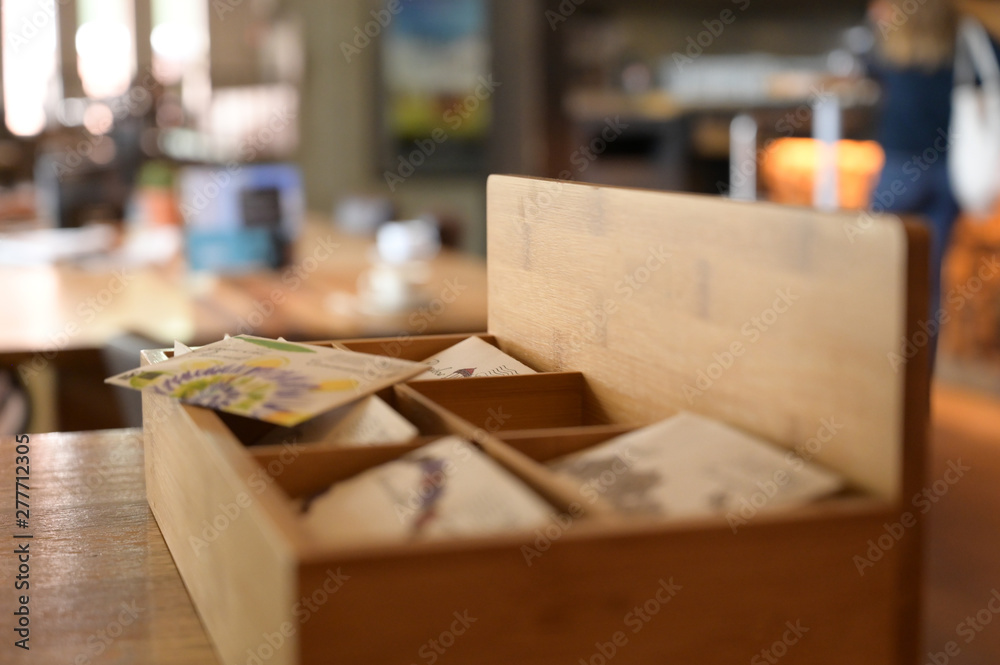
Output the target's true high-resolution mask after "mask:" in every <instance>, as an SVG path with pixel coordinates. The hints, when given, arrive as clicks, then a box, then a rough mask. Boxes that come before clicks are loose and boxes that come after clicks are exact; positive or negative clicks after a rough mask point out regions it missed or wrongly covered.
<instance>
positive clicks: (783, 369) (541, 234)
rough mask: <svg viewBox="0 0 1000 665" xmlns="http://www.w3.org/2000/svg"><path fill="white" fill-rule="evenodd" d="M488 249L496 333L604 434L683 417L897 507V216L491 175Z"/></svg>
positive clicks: (901, 276)
mask: <svg viewBox="0 0 1000 665" xmlns="http://www.w3.org/2000/svg"><path fill="white" fill-rule="evenodd" d="M488 242H489V250H488V272H489V331H490V333H492V334H494V335H496V336H497V338H498V339H499V340H500V342H501V345H502V347H503V348H504V349H505V350H508V351H510V352H511V353H513V354H515V355H517V356H518V357H521V358H523V359H524V360H526V361H527V362H529V363H530V364H532V365H534V366H535V367H536V368H538V369H540V370H544V371H560V370H579V371H582V372H583V373H584V374H585V375H586V377H587V378H588V380H589V383H590V385H591V386H592V388H593V391H594V394H595V396H596V397H597V399H598V400H599V402H600V404H601V406H602V407H603V409H604V412H605V413H606V414H607V415H608V416H609V418H610V419H611V420H613V421H616V422H625V423H647V422H652V421H655V420H657V419H660V418H662V417H664V416H666V415H669V414H670V413H673V412H674V410H675V409H677V408H681V409H688V410H691V411H695V412H699V413H702V414H706V415H708V416H712V417H715V418H719V419H721V420H723V421H725V422H728V423H731V424H733V425H736V426H739V427H742V428H744V429H746V430H748V431H751V432H755V433H757V434H760V435H762V436H764V437H765V438H767V439H769V440H772V441H774V442H777V443H780V444H781V445H783V446H785V447H788V448H797V449H798V450H799V451H800V452H801V453H802V454H803V455H804V456H807V457H809V456H813V457H815V459H817V460H819V461H821V462H822V463H824V464H826V465H827V466H829V467H831V468H833V469H836V470H839V471H841V472H842V473H845V474H846V475H847V476H848V477H850V478H852V479H854V480H855V482H857V483H858V484H860V485H861V486H863V487H865V488H866V489H869V490H871V491H873V492H875V493H876V494H878V495H880V496H883V497H886V498H898V496H899V492H900V487H901V482H902V480H901V478H902V468H903V464H902V442H903V404H904V371H903V370H904V367H903V366H902V364H901V363H902V362H903V361H904V358H902V357H900V356H898V355H895V354H899V353H900V348H901V343H902V340H903V337H904V335H905V331H906V298H907V277H906V276H907V266H906V261H907V247H908V245H907V234H906V232H905V230H904V228H903V225H902V224H901V223H900V221H899V220H898V219H897V218H895V217H878V216H871V215H868V214H866V213H853V214H852V213H820V212H816V211H814V210H809V209H803V208H792V207H783V206H777V205H770V204H763V203H738V202H733V201H728V200H724V199H720V198H714V197H706V196H695V195H681V194H671V193H663V192H652V191H640V190H633V189H620V188H611V187H597V186H593V185H584V184H575V183H564V182H557V181H551V180H538V179H531V178H521V177H510V176H493V177H491V178H490V180H489V185H488Z"/></svg>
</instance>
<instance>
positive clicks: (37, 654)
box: [0, 430, 219, 665]
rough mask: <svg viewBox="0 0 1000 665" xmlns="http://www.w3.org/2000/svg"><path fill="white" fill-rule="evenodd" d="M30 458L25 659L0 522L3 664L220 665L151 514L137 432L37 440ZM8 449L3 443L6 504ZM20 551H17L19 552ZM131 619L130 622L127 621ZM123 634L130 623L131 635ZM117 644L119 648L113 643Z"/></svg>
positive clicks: (5, 521)
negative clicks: (16, 636)
mask: <svg viewBox="0 0 1000 665" xmlns="http://www.w3.org/2000/svg"><path fill="white" fill-rule="evenodd" d="M29 444H30V447H31V452H30V457H31V468H30V471H31V474H30V476H31V481H30V483H29V484H30V487H31V490H30V492H29V493H30V505H31V519H30V520H29V524H30V525H31V528H30V529H28V530H22V529H16V531H17V532H19V533H25V532H28V533H31V534H32V535H33V536H34V538H33V539H32V540H31V541H30V542H31V545H30V549H31V553H32V556H31V560H30V565H31V570H30V580H29V581H30V584H31V589H30V590H29V596H30V600H29V607H30V612H31V614H30V617H31V636H30V641H29V645H30V647H31V649H30V651H22V650H21V649H17V648H14V647H13V646H12V642H13V638H12V637H11V636H12V635H13V632H12V612H13V611H14V609H15V608H14V606H13V603H14V601H15V595H14V594H15V591H14V589H13V584H12V579H13V575H14V573H15V569H16V566H17V562H16V560H15V556H14V555H13V554H12V551H13V546H8V545H10V544H11V543H14V542H15V541H14V540H13V539H12V538H11V534H12V533H13V532H14V531H15V528H14V526H13V525H12V523H11V520H12V518H13V507H12V506H11V509H10V510H7V509H4V510H3V511H0V533H2V534H3V538H4V539H5V541H6V544H5V546H4V548H3V553H2V554H0V570H2V575H0V577H2V578H3V580H4V588H3V592H2V595H0V608H2V609H3V616H4V619H3V621H2V622H0V626H2V628H3V632H4V636H5V638H4V641H3V644H2V645H0V661H2V662H4V663H11V664H15V663H25V664H27V663H31V664H33V665H37V664H38V663H81V664H82V663H143V664H144V665H216V664H217V663H218V662H219V661H218V660H217V658H216V654H215V652H214V651H213V649H212V646H211V644H210V643H209V641H208V638H207V636H206V634H205V630H204V629H203V628H202V626H201V623H200V622H199V620H198V616H197V614H195V611H194V608H193V606H192V604H191V599H190V598H189V597H188V594H187V591H186V590H185V588H184V585H183V583H182V582H181V578H180V576H179V575H178V574H177V569H176V568H175V567H174V564H173V560H172V559H171V557H170V553H169V552H168V551H167V546H166V544H165V543H164V541H163V537H162V536H161V535H160V531H159V529H158V528H157V526H156V522H155V520H154V519H153V515H152V514H151V513H150V511H149V507H148V506H147V505H146V493H145V483H144V481H143V470H142V432H141V431H140V430H117V431H106V432H93V433H86V434H36V435H31V437H30V441H29ZM14 446H15V444H14V440H13V439H11V438H7V437H4V438H2V439H0V451H3V455H2V456H0V496H3V498H4V501H5V502H7V503H9V504H13V493H14V488H13V477H14ZM21 542H23V541H21ZM125 607H128V608H131V609H132V610H133V613H134V615H135V616H133V615H131V614H128V613H127V612H126V613H125V614H123V612H125V610H124V608H125ZM126 622H127V623H126ZM112 635H117V637H115V638H112V637H111V636H112Z"/></svg>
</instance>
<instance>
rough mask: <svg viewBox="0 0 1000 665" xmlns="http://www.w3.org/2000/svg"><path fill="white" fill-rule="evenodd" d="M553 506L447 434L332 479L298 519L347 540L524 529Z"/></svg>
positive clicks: (542, 520)
mask: <svg viewBox="0 0 1000 665" xmlns="http://www.w3.org/2000/svg"><path fill="white" fill-rule="evenodd" d="M554 513H555V509H554V508H553V507H552V506H550V505H549V504H548V503H547V502H546V501H545V500H543V499H542V498H541V497H540V496H538V495H537V494H535V492H534V491H533V490H532V489H531V488H529V487H528V486H527V485H525V484H524V483H523V482H521V480H519V479H518V478H517V477H516V476H514V475H513V474H511V473H510V472H508V471H507V470H506V469H504V468H503V467H502V466H500V465H499V464H498V463H497V462H495V461H493V460H492V459H491V458H490V457H488V456H487V455H486V454H485V453H483V452H481V451H480V450H479V449H478V448H476V447H475V446H473V445H472V444H471V443H469V442H467V441H464V440H462V439H460V438H458V437H454V436H452V437H447V438H444V439H440V440H438V441H435V442H434V443H431V444H428V445H426V446H423V447H421V448H418V449H417V450H414V451H413V452H411V453H408V454H406V455H404V456H403V457H400V458H399V459H396V460H393V461H391V462H388V463H386V464H382V465H380V466H377V467H374V468H372V469H369V470H367V471H364V472H362V473H360V474H358V475H356V476H354V477H352V478H349V479H347V480H344V481H341V482H338V483H335V484H334V485H333V486H331V487H330V489H328V490H327V491H326V492H325V493H323V494H321V495H320V496H318V497H316V498H315V499H314V500H313V501H311V502H310V503H309V505H308V506H307V509H306V512H305V515H304V516H303V519H304V520H305V524H306V528H307V529H309V531H310V532H311V533H312V534H313V535H314V536H315V537H316V538H317V539H318V540H320V541H322V542H323V543H327V544H330V545H337V544H339V545H350V544H356V543H370V542H373V541H379V542H384V541H408V540H439V539H446V538H459V537H469V536H483V535H488V534H497V533H505V532H512V531H530V530H532V529H536V528H538V527H540V526H544V525H545V524H547V523H549V520H550V518H551V516H552V515H553V514H554Z"/></svg>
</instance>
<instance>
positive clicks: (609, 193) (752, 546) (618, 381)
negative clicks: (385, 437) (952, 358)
mask: <svg viewBox="0 0 1000 665" xmlns="http://www.w3.org/2000/svg"><path fill="white" fill-rule="evenodd" d="M488 202H489V203H488V208H489V210H488V213H489V216H488V219H489V222H488V237H489V257H488V271H489V299H490V300H489V312H490V318H489V331H488V334H484V335H483V337H484V339H487V340H488V341H491V342H492V343H495V344H497V345H498V346H499V347H500V348H502V349H503V350H505V351H506V352H508V353H510V354H512V355H513V356H515V357H517V358H519V359H521V360H522V361H524V362H525V363H527V364H529V365H531V366H532V367H534V368H535V369H537V370H539V371H540V372H542V373H540V374H538V375H529V376H517V377H496V378H478V379H477V378H473V379H456V380H440V381H428V382H411V383H408V384H405V385H399V386H396V387H395V388H394V389H391V390H389V391H385V393H384V396H385V397H386V398H387V399H388V400H389V401H390V403H391V404H393V406H394V407H395V408H397V409H398V410H399V411H400V412H402V413H403V414H404V415H406V416H407V417H408V418H410V419H411V420H412V421H413V422H414V423H415V424H417V425H418V426H419V427H420V430H421V435H422V436H421V438H420V439H419V440H417V441H413V442H411V443H409V444H407V445H403V446H398V445H397V446H388V447H376V448H366V449H356V450H320V449H315V448H309V447H305V446H302V445H297V446H296V445H293V446H279V447H270V448H259V447H247V446H246V445H244V443H243V442H242V441H241V439H240V436H242V437H243V438H246V437H247V435H246V433H240V434H239V436H237V432H235V431H234V430H233V429H232V428H231V427H229V426H227V424H226V422H225V421H224V420H223V419H222V418H220V416H219V415H217V414H216V413H215V412H212V411H208V410H204V409H200V408H196V407H191V406H182V405H179V404H178V403H176V402H174V401H172V400H169V399H165V398H160V397H151V396H148V395H147V396H144V417H145V453H146V483H147V491H148V495H149V504H150V506H151V508H152V510H153V513H154V514H155V516H156V519H157V521H158V523H159V525H160V528H161V530H162V532H163V535H164V538H165V539H166V542H167V544H168V545H169V547H170V550H171V552H172V554H173V557H174V559H175V561H176V563H177V566H178V568H179V570H180V573H181V575H182V576H183V578H184V581H185V583H186V584H187V587H188V589H189V591H190V594H191V597H192V599H193V601H194V603H195V605H196V607H197V609H198V611H199V613H200V615H201V617H202V619H203V621H204V624H205V626H206V627H207V629H208V632H209V633H210V635H211V637H212V639H213V640H214V642H215V644H216V646H217V648H218V651H219V654H220V655H221V656H222V659H223V662H225V663H227V664H232V665H236V664H237V663H239V664H240V665H242V664H243V663H250V664H255V665H257V664H260V663H274V664H278V663H280V664H292V663H303V664H309V665H313V664H320V663H345V664H357V665H361V664H365V665H371V664H381V663H400V664H403V665H409V664H412V663H424V664H426V665H433V663H436V662H441V663H449V664H453V665H458V664H460V663H469V664H472V663H475V664H478V665H489V664H500V663H505V664H506V663H520V664H538V665H542V664H545V665H553V664H555V663H567V664H570V663H572V664H576V663H583V664H591V665H604V664H605V663H608V662H611V661H612V660H613V661H614V662H615V663H616V664H618V663H621V664H622V665H624V664H626V663H650V664H652V663H675V664H678V665H680V664H692V665H709V664H729V663H747V662H750V663H763V662H776V661H777V660H778V659H780V661H781V662H782V663H783V664H787V665H794V664H806V663H807V664H809V665H843V664H844V663H851V665H865V664H871V665H875V664H878V665H887V664H893V665H900V664H903V663H907V664H911V663H914V662H915V661H916V653H917V648H918V613H919V602H918V599H919V594H918V588H919V572H920V571H919V560H920V524H919V522H915V521H913V520H910V519H909V518H907V515H910V516H911V517H912V514H914V513H915V512H916V511H913V510H912V506H911V505H910V502H909V497H912V496H913V495H914V494H915V493H916V492H917V491H919V488H920V486H921V484H922V478H921V469H922V464H923V460H924V446H925V439H926V425H927V416H928V413H927V412H928V408H927V407H928V404H927V402H928V399H927V388H928V386H927V368H926V363H927V360H926V354H925V353H924V349H923V348H921V349H920V351H919V352H918V353H917V354H916V355H913V356H912V357H906V356H904V355H902V354H903V353H904V351H903V350H902V348H903V347H904V346H905V345H904V344H903V341H904V340H905V339H907V338H909V339H913V340H915V341H917V342H918V344H917V346H918V347H919V346H920V344H919V338H920V333H919V330H920V329H919V328H918V314H919V313H920V312H921V311H922V309H921V308H922V306H923V305H924V303H926V290H927V289H926V282H927V270H926V263H927V238H926V235H925V234H923V233H922V232H921V231H920V229H919V228H918V226H917V225H913V224H907V223H903V222H901V221H900V220H899V219H897V218H894V217H878V218H872V217H868V216H865V215H861V216H859V215H858V214H853V213H852V214H848V213H844V214H821V213H818V212H815V211H812V210H807V209H798V208H787V207H779V206H775V205H768V204H747V203H736V202H729V201H725V200H721V199H715V198H707V197H698V196H687V195H677V194H667V193H658V192H649V191H638V190H627V189H616V188H603V187H595V186H590V185H583V184H571V183H561V182H554V181H545V180H536V179H528V178H517V177H499V176H494V177H493V178H491V179H490V182H489V192H488ZM459 339H462V337H447V336H446V337H409V336H403V337H399V338H395V339H385V340H355V341H351V342H344V344H345V345H346V346H347V347H348V348H352V349H355V350H358V351H364V352H369V353H376V354H383V355H391V356H395V357H403V358H410V359H422V358H426V357H427V356H429V355H431V354H433V353H435V352H436V351H438V350H441V349H443V348H446V347H447V346H449V345H451V344H453V343H455V342H456V341H457V340H459ZM910 348H911V349H912V346H911V347H910ZM911 355H912V354H911ZM163 357H165V355H164V353H163V352H146V354H145V362H155V361H156V360H157V359H161V358H163ZM678 409H687V410H692V411H695V412H699V413H702V414H706V415H708V416H711V417H714V418H717V419H720V420H722V421H725V422H728V423H730V424H732V425H735V426H738V427H741V428H743V429H745V430H748V431H750V432H753V433H756V434H758V435H760V436H762V437H764V438H766V439H768V440H770V441H772V442H774V443H775V444H777V445H779V446H783V447H785V448H788V449H789V450H795V451H798V454H800V455H801V456H803V457H806V458H811V459H812V460H813V461H815V462H818V463H821V464H823V465H825V466H827V467H829V468H831V469H834V470H836V471H838V472H839V473H841V474H843V475H844V476H846V478H847V479H849V481H850V483H851V486H852V489H851V491H849V492H847V493H845V494H843V495H839V496H837V497H836V498H832V499H829V500H825V501H821V502H817V503H814V504H811V505H808V506H806V507H803V508H798V509H792V510H787V511H782V512H779V511H771V512H768V511H766V510H762V511H760V512H759V513H756V512H755V511H753V510H750V509H749V508H748V510H747V511H746V512H745V513H743V514H741V516H740V517H741V518H742V519H743V521H742V522H739V521H734V520H733V519H732V516H729V518H728V519H727V517H726V516H719V517H717V518H712V519H697V520H694V519H688V520H672V521H654V520H649V519H638V518H626V517H623V516H621V515H617V514H615V513H614V512H613V511H612V510H610V509H608V508H606V507H605V506H604V505H603V504H602V503H601V502H597V503H593V504H591V503H589V502H588V501H585V500H582V499H581V497H580V495H579V494H578V493H577V492H576V491H575V490H574V489H572V488H569V487H567V486H565V485H564V484H562V483H560V482H558V481H557V480H555V479H554V478H553V476H552V475H551V473H549V472H548V470H547V469H546V468H545V466H544V465H542V464H540V463H539V462H541V461H544V460H546V459H548V458H551V457H553V456H555V455H558V454H561V453H565V452H569V451H572V450H577V449H582V448H585V447H587V446H590V445H593V444H594V443H596V442H599V441H602V440H605V439H607V438H609V437H611V436H614V435H615V434H617V433H621V432H624V431H627V430H629V429H630V428H634V427H636V426H638V425H642V424H648V423H651V422H655V421H657V420H659V419H662V418H664V417H666V416H668V415H670V414H672V413H675V412H676V411H677V410H678ZM446 433H458V434H461V435H464V436H466V437H469V438H470V439H472V440H474V441H476V442H478V443H479V444H480V445H481V446H482V447H483V449H484V450H486V451H487V452H488V453H489V454H490V455H492V456H493V457H495V458H496V459H497V460H499V461H501V462H502V463H503V464H505V465H506V466H507V467H508V468H510V469H512V470H514V471H515V473H517V474H518V475H520V476H521V477H522V478H523V479H524V480H526V481H527V482H528V483H529V484H530V485H531V486H533V487H534V488H536V489H537V490H538V491H539V492H540V493H542V495H543V496H544V497H546V498H547V499H548V500H549V501H551V502H552V503H553V504H554V505H555V506H556V507H557V508H558V509H559V510H560V511H561V517H560V518H559V519H558V520H554V521H553V523H552V524H551V525H549V526H547V527H546V528H544V529H540V530H538V531H536V532H533V533H512V534H508V535H504V536H501V537H494V538H488V539H475V540H469V539H465V540H456V541H448V542H435V543H414V544H405V545H399V546H392V547H351V546H344V547H338V548H334V549H331V548H324V547H320V546H318V545H317V544H316V543H315V542H312V541H311V540H310V539H309V537H308V534H307V533H306V532H305V530H304V529H303V528H302V526H301V523H300V517H299V514H298V513H297V511H296V505H295V502H294V499H295V498H296V497H300V496H304V495H307V494H309V493H311V492H315V491H318V490H321V489H323V488H324V487H326V486H327V485H329V484H330V483H331V482H333V481H335V480H338V479H341V478H345V477H349V476H350V475H352V474H354V473H357V472H358V471H360V470H363V469H365V468H367V467H369V466H372V465H374V464H376V463H380V462H382V461H385V460H388V459H391V458H394V457H396V456H398V455H400V454H403V453H404V452H406V451H408V450H412V449H413V448H414V447H416V446H417V445H419V444H420V443H421V442H426V441H429V440H431V438H432V437H435V436H439V435H442V434H446ZM692 445H696V443H695V442H692Z"/></svg>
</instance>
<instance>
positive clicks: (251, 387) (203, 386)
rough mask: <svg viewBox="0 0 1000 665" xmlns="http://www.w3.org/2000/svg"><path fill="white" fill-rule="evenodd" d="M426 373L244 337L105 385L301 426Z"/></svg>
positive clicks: (361, 356) (408, 365) (387, 361)
mask: <svg viewBox="0 0 1000 665" xmlns="http://www.w3.org/2000/svg"><path fill="white" fill-rule="evenodd" d="M426 369H427V367H426V366H425V365H423V364H422V363H415V362H410V361H407V360H399V359H395V358H388V357H385V356H375V355H370V354H366V353H355V352H353V351H343V350H340V349H331V348H328V347H322V346H313V345H310V344H295V343H291V342H285V341H278V340H272V339H265V338H262V337H251V336H249V335H239V336H237V337H230V338H228V339H224V340H222V341H220V342H215V343H213V344H208V345H206V346H203V347H201V348H199V349H196V350H194V351H191V352H190V353H185V354H184V355H182V356H180V357H175V358H171V359H170V360H165V361H163V362H160V363H156V364H155V365H149V366H146V367H140V368H138V369H134V370H132V371H129V372H125V373H124V374H119V375H117V376H113V377H111V378H109V379H105V383H110V384H112V385H115V386H122V387H125V388H133V389H135V390H141V391H143V392H152V393H156V394H158V395H168V396H170V397H175V398H177V399H179V400H180V401H182V402H185V403H187V404H195V405H197V406H203V407H206V408H209V409H215V410H217V411H223V412H225V413H231V414H234V415H237V416H244V417H247V418H254V419H256V420H262V421H265V422H269V423H274V424H276V425H283V426H285V427H294V426H295V425H298V424H299V423H301V422H303V421H306V420H309V419H310V418H313V417H314V416H317V415H319V414H321V413H324V412H326V411H329V410H330V409H335V408H337V407H339V406H343V405H344V404H347V403H349V402H353V401H355V400H357V399H359V398H361V397H364V396H366V395H371V394H373V393H375V392H377V391H379V390H381V389H383V388H386V387H388V386H390V385H392V384H394V383H399V382H400V381H405V380H406V379H409V378H411V377H413V376H415V375H417V374H420V373H421V372H423V371H425V370H426Z"/></svg>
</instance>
